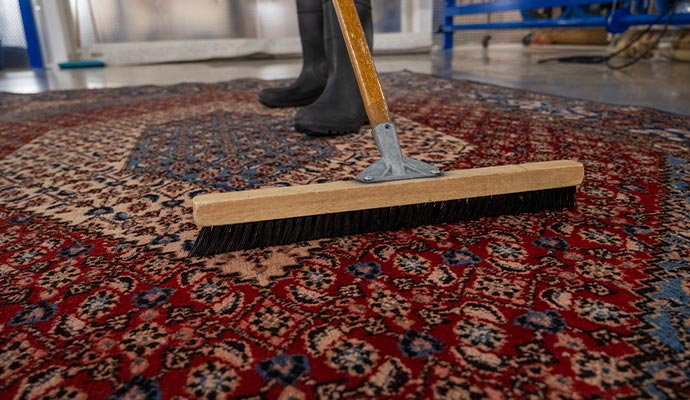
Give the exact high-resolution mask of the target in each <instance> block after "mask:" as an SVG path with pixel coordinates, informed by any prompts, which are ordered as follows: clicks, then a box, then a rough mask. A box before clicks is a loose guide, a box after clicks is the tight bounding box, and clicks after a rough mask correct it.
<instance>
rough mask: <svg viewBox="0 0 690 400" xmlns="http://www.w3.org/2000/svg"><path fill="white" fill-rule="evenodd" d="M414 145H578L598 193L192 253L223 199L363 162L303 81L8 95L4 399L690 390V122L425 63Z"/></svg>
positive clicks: (408, 108)
mask: <svg viewBox="0 0 690 400" xmlns="http://www.w3.org/2000/svg"><path fill="white" fill-rule="evenodd" d="M382 80H383V83H384V86H385V88H384V90H385V92H386V94H387V96H388V97H389V103H390V105H391V110H392V112H393V113H394V119H395V122H396V124H397V125H398V127H399V129H400V131H401V135H402V145H403V147H404V150H405V151H406V152H407V153H409V154H411V155H413V156H415V157H417V158H420V159H423V160H426V161H429V162H432V163H434V164H435V165H438V166H439V167H440V168H442V169H444V170H449V169H459V168H466V167H476V166H488V165H499V164H509V163H519V162H529V161H541V160H551V159H561V158H570V159H576V160H580V161H581V162H583V163H584V164H585V167H586V171H587V172H586V177H585V183H584V184H583V185H582V186H581V187H580V188H579V190H578V204H577V207H576V208H574V209H572V210H569V211H562V212H545V213H540V214H535V215H521V216H510V217H499V218H487V219H483V220H480V221H476V222H470V223H462V224H455V225H445V226H426V227H422V228H418V229H410V230H405V231H397V232H387V233H379V234H368V235H359V236H350V237H343V238H336V239H324V240H316V241H310V242H303V243H298V244H295V245H290V246H280V247H272V248H265V249H259V250H254V251H243V252H237V253H233V254H227V255H222V256H216V257H212V258H187V257H186V249H188V248H189V246H190V244H191V242H192V241H193V240H194V238H195V237H196V234H197V232H198V230H197V228H196V227H195V226H194V224H193V221H192V217H191V200H190V199H191V198H192V197H193V196H195V195H197V194H199V193H205V192H212V191H225V190H247V189H252V188H258V187H262V186H267V185H285V184H307V183H317V182H323V181H331V180H342V179H351V178H352V177H353V176H354V175H355V173H356V172H358V171H360V170H361V169H362V168H363V167H364V166H366V165H368V163H369V162H370V160H371V159H372V158H373V157H375V156H376V152H375V147H374V145H373V141H372V140H371V138H370V136H369V132H368V131H367V130H362V132H360V133H359V134H354V135H348V136H342V137H336V138H319V139H315V138H309V137H305V136H302V135H300V134H298V133H296V132H294V130H293V129H292V126H291V124H292V117H293V115H294V112H295V109H285V110H275V109H268V108H264V107H262V106H261V105H259V104H258V102H257V101H256V99H257V94H258V91H259V90H260V89H261V88H263V87H266V86H271V85H278V84H280V82H265V81H259V80H239V81H232V82H227V83H220V84H182V85H176V86H169V87H154V86H145V87H129V88H122V89H108V90H91V91H63V92H50V93H45V94H38V95H9V94H0V279H1V281H0V282H1V283H0V293H1V298H0V299H1V303H0V313H1V318H0V335H1V339H0V392H2V393H4V394H3V396H2V397H3V398H8V399H10V398H17V399H24V398H27V399H28V398H41V399H49V398H60V399H62V398H73V399H82V398H86V397H93V398H110V399H124V398H146V399H157V398H178V399H181V398H206V399H223V398H281V399H301V398H323V399H337V398H366V397H374V398H383V397H388V396H390V397H399V398H485V397H486V398H515V397H520V398H523V397H525V398H526V397H548V398H554V399H555V398H613V397H618V398H648V397H655V398H683V397H685V398H687V397H688V396H690V279H689V278H690V272H689V270H690V268H689V262H690V261H689V260H690V190H689V185H690V129H689V128H688V127H690V118H687V117H682V116H677V115H670V114H665V113H662V112H658V111H654V110H650V109H644V108H639V107H620V106H610V105H603V104H595V103H590V102H584V101H576V100H567V99H563V98H557V97H551V96H545V95H540V94H534V93H527V92H521V91H515V90H511V89H504V88H498V87H493V86H486V85H481V84H474V83H468V82H462V81H450V80H444V79H438V78H433V77H430V76H426V75H418V74H413V73H408V72H404V73H395V74H388V75H384V76H383V77H382Z"/></svg>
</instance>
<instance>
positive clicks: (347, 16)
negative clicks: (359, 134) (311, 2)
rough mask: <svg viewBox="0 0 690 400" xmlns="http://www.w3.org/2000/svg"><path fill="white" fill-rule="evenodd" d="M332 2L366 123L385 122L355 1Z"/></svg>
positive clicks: (385, 113) (383, 103)
mask: <svg viewBox="0 0 690 400" xmlns="http://www.w3.org/2000/svg"><path fill="white" fill-rule="evenodd" d="M333 6H334V7H335V13H336V14H337V15H338V23H339V24H340V30H341V31H342V32H343V38H344V39H345V47H347V52H348V54H349V55H350V62H351V63H352V69H353V70H354V72H355V77H356V78H357V85H358V86H359V92H360V93H361V95H362V101H363V102H364V107H365V108H366V110H367V116H368V117H369V124H371V126H376V125H378V124H381V123H383V122H389V121H390V116H389V114H388V106H387V105H386V99H385V97H383V90H382V89H381V83H380V82H379V78H378V74H377V73H376V66H374V60H373V59H372V57H371V52H370V51H369V45H368V44H367V39H366V37H365V36H364V29H362V23H361V22H360V21H359V15H357V9H356V8H355V3H354V1H353V0H333Z"/></svg>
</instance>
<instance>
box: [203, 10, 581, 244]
mask: <svg viewBox="0 0 690 400" xmlns="http://www.w3.org/2000/svg"><path fill="white" fill-rule="evenodd" d="M333 4H334V6H335V9H336V14H337V16H338V22H339V23H340V28H341V30H342V32H343V37H344V38H345V42H346V45H347V49H348V53H349V55H350V60H351V62H352V66H353V69H354V71H355V76H356V78H357V84H358V85H359V89H360V93H361V95H362V99H363V100H364V105H365V107H366V111H367V115H368V117H369V122H370V124H371V126H373V127H374V128H373V130H372V133H373V136H374V140H375V142H376V146H377V147H378V149H379V152H380V154H381V159H380V160H378V161H376V162H374V163H373V164H372V165H371V166H369V167H368V168H366V169H365V170H364V171H362V172H361V173H360V174H359V175H357V177H356V180H354V181H340V182H330V183H321V184H312V185H303V186H288V187H268V188H262V189H257V190H249V191H240V192H228V193H212V194H205V195H201V196H197V197H195V198H194V199H193V208H194V219H195V222H196V224H197V225H198V226H200V227H201V231H200V233H199V236H198V238H197V240H196V242H195V243H194V245H193V247H192V250H191V252H190V255H191V256H205V255H212V254H218V253H225V252H230V251H237V250H244V249H250V248H255V247H264V246H272V245H281V244H288V243H294V242H299V241H305V240H313V239H320V238H329V237H338V236H344V235H353V234H361V233H367V232H376V231H391V230H399V229H406V228H412V227H416V226H421V225H436V224H443V223H453V222H460V221H465V220H472V219H478V218H481V217H490V216H498V215H506V214H519V213H526V212H538V211H545V210H557V209H562V208H567V207H572V206H574V204H575V192H576V189H577V185H579V184H580V183H581V182H582V180H583V177H584V168H583V166H582V164H580V163H578V162H575V161H570V160H558V161H547V162H537V163H528V164H520V165H504V166H495V167H486V168H475V169H466V170H458V171H449V172H441V171H440V170H439V169H438V168H436V167H434V166H432V165H429V164H427V163H425V162H422V161H419V160H414V159H412V158H409V157H405V156H403V154H402V151H401V148H400V144H399V141H398V136H397V133H396V127H395V125H394V124H393V123H392V122H391V120H390V116H389V113H388V108H387V106H386V101H385V98H384V96H383V91H382V89H381V84H380V82H379V80H378V75H377V72H376V68H375V67H374V62H373V60H372V57H371V54H370V51H369V48H368V45H367V42H366V39H365V36H364V32H363V29H362V26H361V23H360V21H359V18H358V15H357V11H356V9H355V6H354V3H353V1H352V0H333Z"/></svg>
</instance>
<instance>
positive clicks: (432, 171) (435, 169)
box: [431, 168, 441, 174]
mask: <svg viewBox="0 0 690 400" xmlns="http://www.w3.org/2000/svg"><path fill="white" fill-rule="evenodd" d="M431 173H432V174H440V173H441V170H439V169H438V168H434V169H432V170H431Z"/></svg>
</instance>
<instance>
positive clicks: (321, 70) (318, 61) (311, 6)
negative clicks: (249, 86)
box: [259, 0, 328, 107]
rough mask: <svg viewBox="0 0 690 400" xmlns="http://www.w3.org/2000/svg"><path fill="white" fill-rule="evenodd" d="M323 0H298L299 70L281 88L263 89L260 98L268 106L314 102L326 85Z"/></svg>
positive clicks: (298, 105)
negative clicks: (292, 80) (300, 48)
mask: <svg viewBox="0 0 690 400" xmlns="http://www.w3.org/2000/svg"><path fill="white" fill-rule="evenodd" d="M322 2H323V0H297V21H298V23H299V34H300V39H301V42H302V60H303V61H302V72H301V73H300V75H299V77H297V79H296V80H295V81H294V82H293V83H292V84H290V86H287V87H283V88H271V89H264V90H262V91H261V93H259V101H260V102H261V104H264V105H266V106H269V107H300V106H305V105H307V104H310V103H312V102H314V101H315V100H316V99H318V98H319V96H320V95H321V93H322V92H323V89H324V87H326V80H327V79H328V65H327V63H326V49H325V47H324V27H323V3H322Z"/></svg>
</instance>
